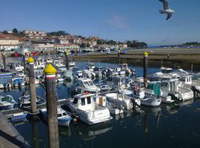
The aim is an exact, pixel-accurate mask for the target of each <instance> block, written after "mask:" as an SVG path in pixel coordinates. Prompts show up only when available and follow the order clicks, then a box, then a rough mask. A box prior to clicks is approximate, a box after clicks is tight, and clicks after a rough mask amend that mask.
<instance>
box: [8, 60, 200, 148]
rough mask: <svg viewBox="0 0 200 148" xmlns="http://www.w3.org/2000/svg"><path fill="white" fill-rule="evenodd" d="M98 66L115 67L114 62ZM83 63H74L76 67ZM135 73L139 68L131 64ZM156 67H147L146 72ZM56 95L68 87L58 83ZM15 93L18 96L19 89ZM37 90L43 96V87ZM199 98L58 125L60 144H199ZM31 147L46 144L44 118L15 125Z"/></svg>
mask: <svg viewBox="0 0 200 148" xmlns="http://www.w3.org/2000/svg"><path fill="white" fill-rule="evenodd" d="M95 64H96V65H97V66H99V65H100V66H102V67H114V66H115V64H102V63H101V64H100V63H95ZM78 66H80V67H84V66H85V63H83V62H82V63H77V67H78ZM133 68H135V69H136V71H137V75H142V68H140V67H133ZM157 70H158V69H156V68H150V69H149V70H148V71H149V73H152V72H155V71H157ZM57 92H58V96H59V98H67V96H68V92H67V87H66V86H64V85H62V84H60V85H58V86H57ZM9 94H12V95H13V94H15V95H14V97H15V99H17V98H18V97H19V96H20V94H21V92H20V91H16V92H9ZM37 94H38V95H40V96H41V97H44V96H45V91H44V89H43V88H42V87H38V88H37ZM199 125H200V99H199V100H198V99H194V100H192V101H189V102H184V103H181V104H175V105H173V106H167V105H162V106H160V107H157V108H149V107H140V108H136V109H133V110H132V111H130V112H127V113H124V114H122V115H120V116H113V120H111V121H110V122H108V123H103V124H98V125H94V126H88V125H86V124H84V123H82V122H81V121H78V122H77V123H74V122H71V125H70V127H69V128H65V127H59V136H60V147H63V148H64V147H67V148H80V147H81V148H111V147H113V148H122V147H123V148H126V147H135V148H140V147H166V148H168V147H174V148H179V147H183V148H184V147H189V148H195V147H199V146H200V128H199ZM15 126H16V128H17V130H18V131H19V132H20V133H21V134H22V136H24V137H25V139H26V140H27V141H28V143H29V144H30V145H31V146H32V147H47V125H46V124H45V123H44V122H43V121H38V122H34V123H30V122H26V123H21V124H18V125H15Z"/></svg>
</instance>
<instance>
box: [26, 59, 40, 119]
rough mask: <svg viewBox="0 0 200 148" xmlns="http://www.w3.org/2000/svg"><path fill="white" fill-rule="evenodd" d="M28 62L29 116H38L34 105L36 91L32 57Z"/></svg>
mask: <svg viewBox="0 0 200 148" xmlns="http://www.w3.org/2000/svg"><path fill="white" fill-rule="evenodd" d="M28 62H29V66H30V67H29V89H30V95H31V115H36V114H38V111H37V104H36V90H35V76H34V59H33V58H32V57H29V58H28Z"/></svg>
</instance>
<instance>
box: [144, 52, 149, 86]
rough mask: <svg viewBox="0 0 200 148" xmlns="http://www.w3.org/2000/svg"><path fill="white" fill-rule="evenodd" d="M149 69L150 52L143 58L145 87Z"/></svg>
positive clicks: (145, 53)
mask: <svg viewBox="0 0 200 148" xmlns="http://www.w3.org/2000/svg"><path fill="white" fill-rule="evenodd" d="M147 69H148V52H146V51H145V52H144V58H143V79H144V87H147Z"/></svg>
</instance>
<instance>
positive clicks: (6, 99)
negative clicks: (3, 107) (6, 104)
mask: <svg viewBox="0 0 200 148" xmlns="http://www.w3.org/2000/svg"><path fill="white" fill-rule="evenodd" d="M2 101H12V99H11V98H10V97H4V98H2Z"/></svg>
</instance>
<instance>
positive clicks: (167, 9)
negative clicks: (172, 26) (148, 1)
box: [159, 0, 175, 20]
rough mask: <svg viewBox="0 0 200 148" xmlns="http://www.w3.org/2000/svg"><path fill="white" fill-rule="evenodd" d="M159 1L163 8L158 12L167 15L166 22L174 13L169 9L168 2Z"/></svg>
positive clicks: (164, 0)
mask: <svg viewBox="0 0 200 148" xmlns="http://www.w3.org/2000/svg"><path fill="white" fill-rule="evenodd" d="M159 1H160V2H162V3H163V8H164V10H160V13H161V14H167V18H166V20H168V19H169V18H170V17H171V16H172V13H174V12H175V11H174V10H172V9H170V7H169V2H168V1H166V0H159Z"/></svg>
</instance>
